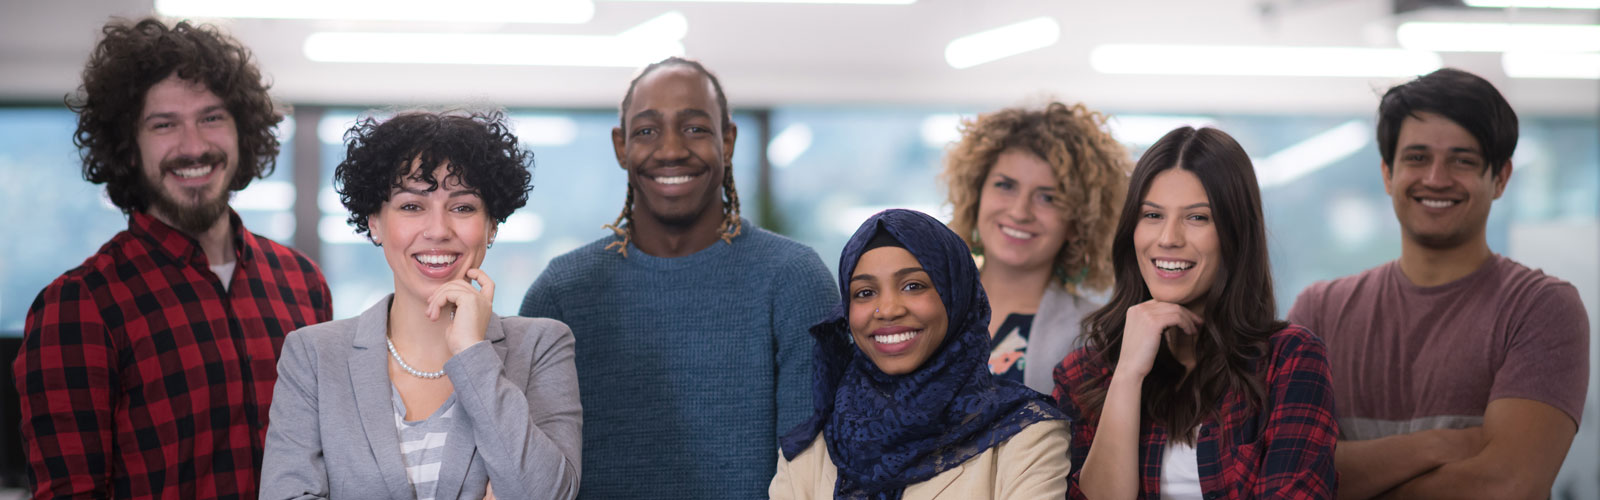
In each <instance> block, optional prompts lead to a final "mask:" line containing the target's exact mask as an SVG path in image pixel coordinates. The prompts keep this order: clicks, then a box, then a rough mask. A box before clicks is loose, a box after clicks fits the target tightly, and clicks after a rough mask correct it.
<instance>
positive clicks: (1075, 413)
mask: <svg viewBox="0 0 1600 500" xmlns="http://www.w3.org/2000/svg"><path fill="white" fill-rule="evenodd" d="M1271 343H1272V353H1271V355H1270V357H1269V358H1268V359H1267V361H1269V362H1268V363H1264V365H1265V366H1261V365H1262V364H1258V371H1259V372H1260V373H1261V374H1262V376H1264V377H1266V379H1265V380H1266V385H1267V409H1266V411H1265V413H1264V414H1263V413H1262V412H1257V411H1251V410H1250V406H1249V403H1248V402H1247V401H1246V400H1245V398H1244V397H1243V396H1242V395H1241V394H1229V395H1228V396H1226V397H1225V398H1224V399H1223V411H1222V413H1221V419H1220V420H1221V422H1218V419H1217V418H1212V419H1208V420H1206V421H1205V422H1202V423H1201V426H1200V439H1199V441H1198V442H1197V443H1196V444H1195V454H1196V462H1198V465H1199V471H1200V489H1201V491H1203V492H1204V493H1205V498H1206V500H1215V499H1222V498H1228V499H1247V498H1254V499H1266V498H1284V499H1327V498H1333V494H1334V487H1335V483H1336V475H1335V472H1334V469H1333V446H1334V440H1335V438H1336V437H1337V436H1338V435H1339V424H1338V422H1337V421H1336V420H1334V416H1333V415H1334V413H1333V386H1332V385H1331V384H1330V383H1329V377H1328V358H1327V350H1326V349H1325V348H1324V347H1323V344H1322V340H1321V339H1319V338H1317V337H1316V336H1314V335H1312V334H1311V332H1310V331H1308V330H1306V329H1305V328H1302V327H1299V326H1295V325H1290V326H1289V327H1288V328H1285V329H1283V330H1281V331H1279V332H1278V333H1275V334H1273V335H1272V338H1271ZM1105 371H1107V368H1106V367H1105V365H1104V364H1102V363H1101V362H1100V361H1099V360H1098V359H1097V358H1096V357H1095V356H1094V354H1093V353H1092V352H1090V350H1089V349H1088V348H1082V349H1078V350H1077V351H1074V352H1073V353H1072V354H1071V355H1069V356H1067V358H1066V359H1065V360H1062V362H1061V366H1058V367H1056V370H1055V380H1056V389H1055V397H1056V400H1057V401H1059V403H1058V404H1059V405H1060V407H1061V409H1062V411H1064V412H1066V414H1067V417H1068V418H1070V419H1072V423H1071V430H1072V473H1071V474H1070V475H1068V476H1067V483H1068V486H1069V488H1068V490H1067V491H1068V496H1069V497H1071V498H1074V499H1082V498H1084V496H1083V493H1082V492H1081V491H1080V490H1079V489H1078V475H1079V474H1080V473H1081V472H1082V469H1083V461H1084V459H1085V458H1086V457H1088V456H1089V445H1090V444H1092V443H1094V434H1095V429H1096V428H1097V427H1099V425H1100V415H1098V414H1096V415H1088V416H1085V415H1083V412H1082V411H1081V410H1079V408H1080V406H1079V398H1080V397H1082V396H1081V394H1079V393H1078V392H1077V390H1076V389H1077V388H1078V387H1079V386H1080V385H1082V384H1083V383H1084V382H1086V381H1088V380H1089V379H1090V377H1092V376H1094V375H1095V374H1097V373H1104V372H1105ZM1108 382H1109V380H1108ZM1261 418H1266V419H1267V421H1266V426H1265V427H1263V426H1261V420H1260V419H1261ZM1139 441H1140V448H1139V470H1140V481H1139V492H1140V498H1144V499H1147V500H1158V499H1159V498H1160V492H1159V491H1158V490H1159V487H1160V484H1161V459H1162V455H1163V452H1164V451H1165V450H1166V447H1167V430H1166V429H1165V428H1162V427H1161V426H1159V425H1156V424H1155V423H1153V422H1150V421H1149V420H1148V419H1145V421H1144V422H1141V425H1140V428H1139Z"/></svg>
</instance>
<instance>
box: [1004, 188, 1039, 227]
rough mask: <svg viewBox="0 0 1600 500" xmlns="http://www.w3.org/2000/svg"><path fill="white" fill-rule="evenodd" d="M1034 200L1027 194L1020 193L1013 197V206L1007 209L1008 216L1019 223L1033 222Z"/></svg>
mask: <svg viewBox="0 0 1600 500" xmlns="http://www.w3.org/2000/svg"><path fill="white" fill-rule="evenodd" d="M1032 201H1033V200H1032V198H1031V197H1030V196H1028V194H1027V193H1026V192H1024V193H1018V194H1017V195H1016V196H1013V197H1011V205H1010V206H1008V207H1006V215H1009V216H1011V219H1012V220H1015V221H1017V222H1030V221H1032V220H1033V206H1032V205H1031V202H1032Z"/></svg>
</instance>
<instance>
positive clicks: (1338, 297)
mask: <svg viewBox="0 0 1600 500" xmlns="http://www.w3.org/2000/svg"><path fill="white" fill-rule="evenodd" d="M1393 265H1394V262H1393V261H1390V262H1385V263H1383V264H1382V265H1379V266H1377V267H1374V268H1371V269H1368V270H1365V271H1361V272H1359V273H1356V274H1352V275H1349V276H1343V277H1339V278H1334V279H1331V280H1322V281H1318V282H1315V283H1312V284H1311V285H1309V286H1307V287H1306V288H1305V290H1301V291H1300V296H1299V298H1297V299H1295V303H1294V306H1295V307H1296V308H1299V307H1301V302H1306V303H1307V304H1306V305H1308V306H1322V305H1326V304H1327V303H1328V302H1329V301H1341V302H1342V301H1343V300H1344V299H1347V298H1350V297H1353V296H1357V295H1360V294H1361V292H1362V290H1366V289H1370V288H1371V287H1375V286H1378V285H1379V284H1381V283H1382V278H1383V276H1384V275H1385V274H1386V273H1388V272H1389V270H1390V267H1391V266H1393Z"/></svg>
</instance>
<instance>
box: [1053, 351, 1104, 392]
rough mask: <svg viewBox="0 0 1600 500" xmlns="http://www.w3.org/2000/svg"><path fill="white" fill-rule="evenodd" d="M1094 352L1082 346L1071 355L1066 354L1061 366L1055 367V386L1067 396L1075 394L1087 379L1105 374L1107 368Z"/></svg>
mask: <svg viewBox="0 0 1600 500" xmlns="http://www.w3.org/2000/svg"><path fill="white" fill-rule="evenodd" d="M1096 352H1097V351H1095V350H1094V348H1092V347H1089V346H1084V347H1079V348H1077V349H1074V350H1073V351H1072V353H1071V354H1067V357H1066V358H1064V359H1062V360H1061V364H1060V365H1058V366H1056V369H1055V380H1056V385H1057V386H1059V387H1062V388H1064V389H1066V390H1067V391H1068V393H1069V394H1073V393H1076V392H1077V390H1078V388H1079V387H1080V386H1082V385H1083V383H1084V382H1088V381H1089V379H1091V378H1093V377H1095V376H1096V375H1100V374H1103V373H1105V372H1106V371H1107V368H1106V366H1105V364H1104V363H1102V362H1101V361H1100V356H1099V355H1097V354H1096Z"/></svg>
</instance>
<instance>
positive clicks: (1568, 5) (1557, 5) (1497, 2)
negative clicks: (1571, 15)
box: [1463, 0, 1600, 9]
mask: <svg viewBox="0 0 1600 500" xmlns="http://www.w3.org/2000/svg"><path fill="white" fill-rule="evenodd" d="M1463 3H1466V4H1467V6H1468V7H1517V8H1523V9H1600V0H1465V2H1463Z"/></svg>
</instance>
